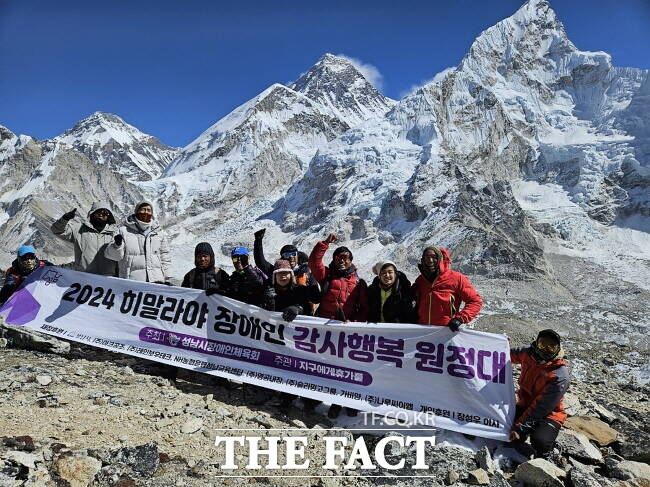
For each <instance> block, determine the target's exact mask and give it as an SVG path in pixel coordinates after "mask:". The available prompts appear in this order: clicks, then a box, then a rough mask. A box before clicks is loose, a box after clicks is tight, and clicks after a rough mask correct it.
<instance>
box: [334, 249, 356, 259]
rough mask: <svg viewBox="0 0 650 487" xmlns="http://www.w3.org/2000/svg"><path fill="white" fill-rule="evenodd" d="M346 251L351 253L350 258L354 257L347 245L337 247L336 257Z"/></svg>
mask: <svg viewBox="0 0 650 487" xmlns="http://www.w3.org/2000/svg"><path fill="white" fill-rule="evenodd" d="M344 252H347V253H348V254H350V260H352V259H353V256H352V252H351V251H350V249H349V248H347V247H339V248H337V249H336V250H335V251H334V257H335V258H336V256H337V255H339V254H343V253H344Z"/></svg>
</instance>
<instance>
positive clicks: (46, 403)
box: [36, 394, 60, 408]
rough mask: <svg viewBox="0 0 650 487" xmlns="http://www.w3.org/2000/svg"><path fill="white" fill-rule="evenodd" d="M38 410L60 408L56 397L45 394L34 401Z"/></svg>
mask: <svg viewBox="0 0 650 487" xmlns="http://www.w3.org/2000/svg"><path fill="white" fill-rule="evenodd" d="M36 404H38V407H39V408H58V407H59V406H60V402H59V398H58V396H55V395H54V394H47V395H45V396H40V397H38V398H37V399H36Z"/></svg>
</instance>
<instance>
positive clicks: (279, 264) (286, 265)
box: [273, 259, 293, 274]
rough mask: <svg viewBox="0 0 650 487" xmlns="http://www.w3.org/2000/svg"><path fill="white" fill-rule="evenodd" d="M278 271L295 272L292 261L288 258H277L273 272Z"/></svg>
mask: <svg viewBox="0 0 650 487" xmlns="http://www.w3.org/2000/svg"><path fill="white" fill-rule="evenodd" d="M277 272H291V273H292V274H293V269H292V268H291V263H290V262H289V261H288V260H286V259H278V260H276V261H275V264H273V274H275V273H277Z"/></svg>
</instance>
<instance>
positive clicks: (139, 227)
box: [104, 201, 170, 284]
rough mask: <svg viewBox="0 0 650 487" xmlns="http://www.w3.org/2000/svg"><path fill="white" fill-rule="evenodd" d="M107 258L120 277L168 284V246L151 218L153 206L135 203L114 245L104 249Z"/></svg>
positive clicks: (165, 236)
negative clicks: (113, 262) (114, 262)
mask: <svg viewBox="0 0 650 487" xmlns="http://www.w3.org/2000/svg"><path fill="white" fill-rule="evenodd" d="M104 255H105V256H106V258H108V259H111V260H114V261H117V263H118V269H119V277H121V278H123V279H133V280H135V281H146V282H158V283H164V284H169V262H170V260H169V243H168V241H167V235H165V233H164V231H163V230H162V229H161V228H160V224H159V223H158V220H156V218H155V217H154V211H153V205H152V204H151V203H149V202H147V201H143V202H141V203H138V204H137V205H136V207H135V212H134V213H133V215H131V216H129V217H128V218H127V219H126V223H125V224H124V225H122V226H121V227H120V228H119V229H118V231H117V233H116V234H115V236H114V237H113V242H112V243H111V244H109V245H107V246H106V250H105V251H104Z"/></svg>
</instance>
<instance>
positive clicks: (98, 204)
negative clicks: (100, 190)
mask: <svg viewBox="0 0 650 487" xmlns="http://www.w3.org/2000/svg"><path fill="white" fill-rule="evenodd" d="M101 209H104V210H106V211H108V213H109V215H108V220H106V224H107V225H115V223H116V222H115V217H114V216H113V212H112V211H111V207H110V205H109V204H108V202H107V201H95V202H94V203H93V204H92V205H91V207H90V210H88V214H87V215H86V222H87V223H88V225H89V226H90V227H91V228H92V224H91V223H90V215H92V214H93V213H95V212H96V211H97V210H101Z"/></svg>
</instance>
